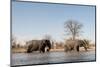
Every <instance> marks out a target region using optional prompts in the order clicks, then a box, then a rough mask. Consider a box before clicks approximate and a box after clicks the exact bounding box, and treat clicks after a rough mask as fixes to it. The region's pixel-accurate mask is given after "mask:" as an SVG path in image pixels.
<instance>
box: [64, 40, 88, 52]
mask: <svg viewBox="0 0 100 67" xmlns="http://www.w3.org/2000/svg"><path fill="white" fill-rule="evenodd" d="M87 45H88V42H87V41H86V40H69V41H67V42H66V44H65V51H72V50H76V51H77V52H79V47H84V49H85V51H87Z"/></svg>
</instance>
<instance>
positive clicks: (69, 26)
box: [64, 20, 83, 40]
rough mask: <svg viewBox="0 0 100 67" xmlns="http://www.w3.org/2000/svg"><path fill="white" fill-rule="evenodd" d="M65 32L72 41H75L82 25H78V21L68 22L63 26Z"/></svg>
mask: <svg viewBox="0 0 100 67" xmlns="http://www.w3.org/2000/svg"><path fill="white" fill-rule="evenodd" d="M64 25H65V26H64V28H65V31H66V32H67V34H68V35H71V36H72V40H75V38H76V36H78V35H79V33H80V32H81V28H82V26H83V25H82V24H80V23H79V22H78V21H75V20H68V21H67V22H65V24H64Z"/></svg>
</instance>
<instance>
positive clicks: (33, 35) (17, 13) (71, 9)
mask: <svg viewBox="0 0 100 67" xmlns="http://www.w3.org/2000/svg"><path fill="white" fill-rule="evenodd" d="M70 19H72V20H76V21H78V22H80V23H81V24H83V27H82V31H83V32H84V33H82V35H80V37H83V38H87V39H89V40H92V41H95V7H94V6H76V5H63V4H46V3H31V2H16V1H13V2H12V33H13V35H15V36H16V37H18V38H19V39H24V40H28V39H38V38H43V36H44V35H46V34H48V35H51V36H52V38H53V39H55V40H63V39H64V38H65V35H64V34H65V31H64V30H65V28H64V23H65V22H66V21H68V20H70ZM67 37H69V36H68V35H66V38H67Z"/></svg>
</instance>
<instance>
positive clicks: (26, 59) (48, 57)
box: [11, 51, 95, 66]
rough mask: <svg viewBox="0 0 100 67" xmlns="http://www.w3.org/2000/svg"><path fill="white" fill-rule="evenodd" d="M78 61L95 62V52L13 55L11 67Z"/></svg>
mask: <svg viewBox="0 0 100 67" xmlns="http://www.w3.org/2000/svg"><path fill="white" fill-rule="evenodd" d="M79 61H95V51H88V52H85V51H83V52H67V53H66V52H49V53H39V52H33V53H13V54H12V59H11V65H12V66H15V65H29V64H33V65H36V64H52V63H63V62H64V63H65V62H66V63H67V62H79Z"/></svg>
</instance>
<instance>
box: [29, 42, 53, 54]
mask: <svg viewBox="0 0 100 67" xmlns="http://www.w3.org/2000/svg"><path fill="white" fill-rule="evenodd" d="M27 45H28V49H27V53H31V52H33V51H40V53H41V52H42V53H44V52H46V51H47V52H49V51H50V49H51V43H50V40H31V41H29V42H27Z"/></svg>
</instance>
